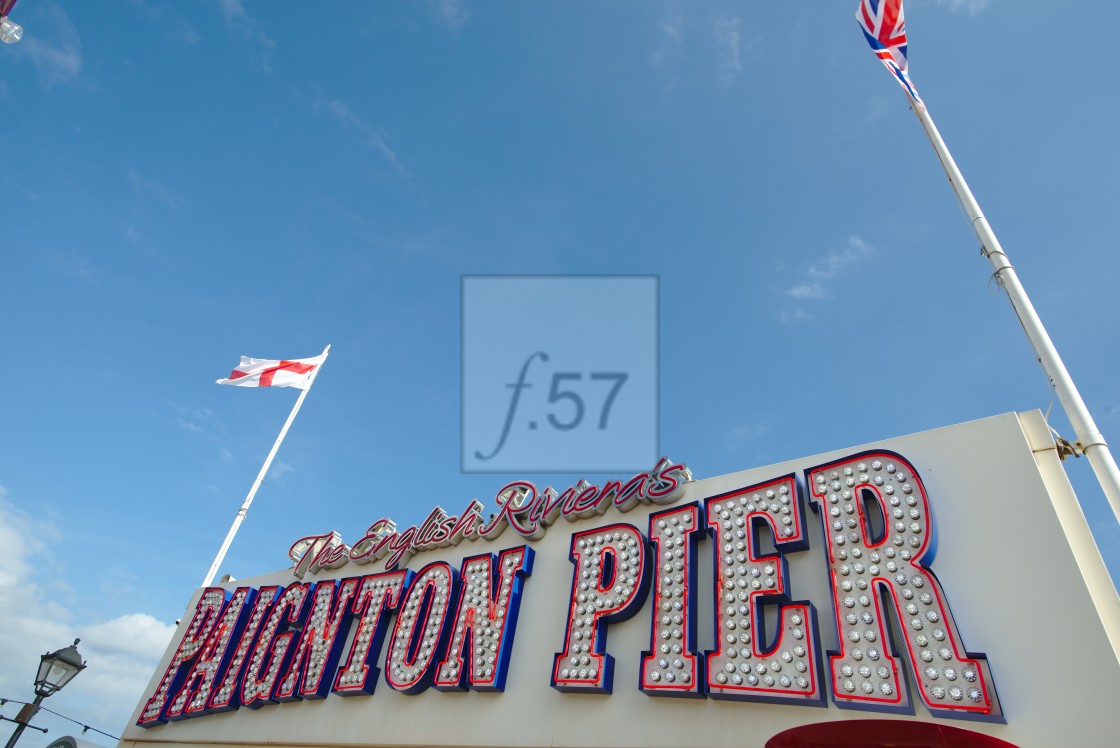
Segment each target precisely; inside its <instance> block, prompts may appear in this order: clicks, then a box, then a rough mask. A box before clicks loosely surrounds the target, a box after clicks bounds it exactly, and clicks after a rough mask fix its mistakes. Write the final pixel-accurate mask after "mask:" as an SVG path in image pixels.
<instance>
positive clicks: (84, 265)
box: [42, 252, 102, 286]
mask: <svg viewBox="0 0 1120 748" xmlns="http://www.w3.org/2000/svg"><path fill="white" fill-rule="evenodd" d="M42 257H43V259H44V261H45V262H46V263H47V265H48V266H49V267H50V268H51V270H54V271H55V272H57V273H60V274H62V275H67V276H69V277H71V278H75V279H77V280H80V281H81V282H83V283H87V284H89V285H91V286H92V285H96V284H98V283H100V282H101V276H102V271H101V269H100V268H99V267H97V266H96V265H94V264H93V263H91V262H90V261H89V260H87V259H86V258H84V257H81V256H79V255H75V254H70V253H65V252H47V253H45V254H43V255H42Z"/></svg>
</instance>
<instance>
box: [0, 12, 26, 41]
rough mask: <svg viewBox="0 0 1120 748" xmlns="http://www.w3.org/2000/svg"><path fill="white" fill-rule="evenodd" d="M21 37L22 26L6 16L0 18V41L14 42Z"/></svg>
mask: <svg viewBox="0 0 1120 748" xmlns="http://www.w3.org/2000/svg"><path fill="white" fill-rule="evenodd" d="M22 38H23V27H22V26H20V25H19V24H18V23H16V22H14V21H9V20H8V17H7V16H4V17H2V18H0V42H4V43H5V44H15V43H16V42H18V41H19V40H20V39H22Z"/></svg>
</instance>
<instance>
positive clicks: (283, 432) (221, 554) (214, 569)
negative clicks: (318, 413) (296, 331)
mask: <svg viewBox="0 0 1120 748" xmlns="http://www.w3.org/2000/svg"><path fill="white" fill-rule="evenodd" d="M330 350H331V347H330V345H328V346H327V347H326V348H324V349H323V353H322V356H323V360H322V362H320V364H319V365H318V366H316V367H315V370H314V371H313V372H311V379H310V380H309V381H308V382H307V389H305V390H302V391H301V392H300V393H299V397H298V398H296V404H295V405H294V406H292V412H291V413H289V414H288V420H286V421H284V427H283V428H282V429H280V435H279V436H277V437H276V441H275V442H274V443H273V445H272V449H271V450H269V453H268V457H266V458H264V464H263V465H261V471H260V472H259V473H257V479H256V480H255V481H253V486H252V487H251V488H250V489H249V495H248V496H246V497H245V501H243V502H242V504H241V508H240V509H238V510H237V516H236V517H234V518H233V524H232V525H230V527H229V532H228V533H226V539H225V540H224V541H223V542H222V547H221V548H220V549H219V550H218V555H217V556H215V557H214V563H212V564H210V571H208V572H206V578H205V579H203V580H202V586H203V587H209V586H210V583H211V582H213V581H214V575H215V574H217V573H218V567H219V566H221V565H222V561H223V560H225V557H226V552H227V551H229V547H230V544H231V543H233V536H234V535H236V534H237V528H239V527H241V523H242V522H244V521H245V515H246V514H248V513H249V505H250V504H252V503H253V497H255V496H256V495H257V489H258V488H260V487H261V482H263V481H264V476H265V473H267V472H268V468H269V467H271V465H272V459H273V458H274V457H276V452H277V451H279V449H280V443H281V442H282V441H284V437H285V436H287V435H288V429H289V428H290V427H291V425H292V421H294V420H296V413H299V409H300V406H302V405H303V401H304V398H306V397H307V393H308V392H310V391H311V385H313V384H315V379H316V378H317V377H318V376H319V371H320V370H321V369H322V368H323V364H325V363H326V362H327V354H328V353H329V352H330Z"/></svg>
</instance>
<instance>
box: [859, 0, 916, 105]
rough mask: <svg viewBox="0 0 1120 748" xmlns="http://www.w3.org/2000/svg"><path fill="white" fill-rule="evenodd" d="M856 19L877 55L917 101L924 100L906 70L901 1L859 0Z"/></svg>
mask: <svg viewBox="0 0 1120 748" xmlns="http://www.w3.org/2000/svg"><path fill="white" fill-rule="evenodd" d="M856 21H858V22H859V26H860V28H861V29H863V35H864V37H866V39H867V43H868V44H870V45H871V49H872V50H873V51H874V52H875V56H876V57H878V58H879V61H880V62H882V63H883V65H884V66H886V68H887V70H889V71H891V75H893V76H894V77H895V80H897V81H898V83H899V85H901V86H902V87H903V88H905V89H906V93H908V94H910V97H911V98H912V99H914V101H916V102H917V103H919V104H921V103H922V99H921V97H920V96H918V91H917V89H915V88H914V84H913V83H911V82H910V75H909V74H908V73H907V72H906V19H905V18H903V13H902V0H859V9H858V10H856Z"/></svg>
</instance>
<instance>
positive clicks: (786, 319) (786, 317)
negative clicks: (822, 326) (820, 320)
mask: <svg viewBox="0 0 1120 748" xmlns="http://www.w3.org/2000/svg"><path fill="white" fill-rule="evenodd" d="M812 318H813V315H811V314H809V313H808V312H807V311H805V310H804V309H803V308H802V307H799V306H795V307H791V308H789V309H783V310H782V311H781V313H779V314H778V322H780V323H782V324H783V325H785V326H787V327H796V326H798V325H800V324H801V323H803V322H808V321H809V320H811V319H812Z"/></svg>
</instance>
